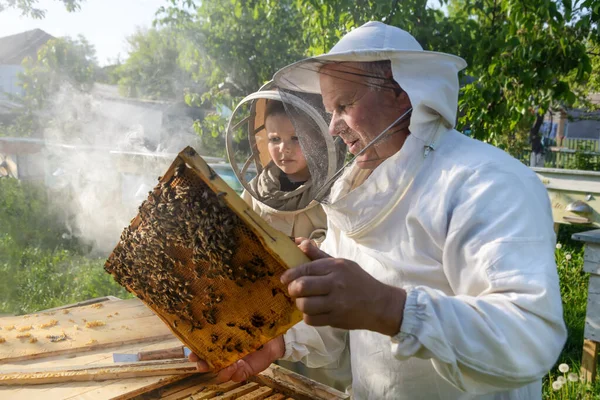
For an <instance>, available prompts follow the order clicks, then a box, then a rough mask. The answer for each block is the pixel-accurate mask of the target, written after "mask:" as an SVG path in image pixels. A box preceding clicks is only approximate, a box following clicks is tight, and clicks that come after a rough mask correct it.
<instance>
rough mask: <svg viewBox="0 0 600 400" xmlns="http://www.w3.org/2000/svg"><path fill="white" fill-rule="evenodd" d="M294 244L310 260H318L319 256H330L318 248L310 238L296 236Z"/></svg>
mask: <svg viewBox="0 0 600 400" xmlns="http://www.w3.org/2000/svg"><path fill="white" fill-rule="evenodd" d="M296 244H297V245H298V247H299V248H300V250H302V251H303V252H304V254H306V256H307V257H308V258H310V260H311V261H314V260H318V259H320V258H330V257H331V256H330V255H329V254H327V253H325V252H324V251H322V250H320V249H319V248H318V247H317V246H315V244H314V243H313V242H312V240H308V239H304V238H298V239H296Z"/></svg>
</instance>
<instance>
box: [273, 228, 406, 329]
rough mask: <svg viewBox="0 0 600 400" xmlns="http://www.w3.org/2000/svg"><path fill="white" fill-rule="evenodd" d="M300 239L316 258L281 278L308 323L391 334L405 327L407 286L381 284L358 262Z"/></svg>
mask: <svg viewBox="0 0 600 400" xmlns="http://www.w3.org/2000/svg"><path fill="white" fill-rule="evenodd" d="M296 243H297V244H298V247H300V249H301V250H302V251H303V252H304V253H305V254H306V255H307V256H308V258H310V259H311V260H313V261H312V262H310V263H307V264H303V265H300V266H298V267H296V268H292V269H290V270H287V271H286V272H285V273H284V274H283V275H282V276H281V282H282V283H283V284H284V285H288V293H289V295H290V296H291V297H292V298H295V299H296V306H297V307H298V309H299V310H300V311H302V312H303V313H304V316H303V319H304V322H306V323H307V324H308V325H313V326H324V325H329V326H333V327H336V328H342V329H368V330H371V331H375V332H379V333H383V334H385V335H389V336H393V335H396V334H397V333H398V332H399V331H400V325H401V324H402V314H403V310H404V303H405V302H406V292H405V291H404V290H403V289H401V288H397V287H393V286H389V285H386V284H383V283H381V282H379V281H378V280H377V279H375V278H373V277H372V276H371V275H369V274H368V273H367V272H365V271H364V270H363V269H362V268H361V267H360V266H359V265H358V264H356V263H355V262H352V261H350V260H345V259H341V258H332V257H331V256H329V255H328V254H327V253H325V252H323V251H321V250H319V249H318V248H317V247H316V246H315V245H314V244H313V243H311V242H310V241H308V240H306V239H302V238H297V239H296Z"/></svg>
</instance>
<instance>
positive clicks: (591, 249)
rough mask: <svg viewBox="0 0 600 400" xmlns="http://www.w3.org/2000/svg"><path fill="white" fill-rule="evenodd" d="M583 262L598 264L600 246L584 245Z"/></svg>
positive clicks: (599, 261)
mask: <svg viewBox="0 0 600 400" xmlns="http://www.w3.org/2000/svg"><path fill="white" fill-rule="evenodd" d="M583 261H589V262H593V263H600V245H597V244H595V243H586V245H585V247H584V252H583Z"/></svg>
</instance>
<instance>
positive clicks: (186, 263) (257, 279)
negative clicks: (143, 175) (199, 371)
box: [105, 162, 293, 366]
mask: <svg viewBox="0 0 600 400" xmlns="http://www.w3.org/2000/svg"><path fill="white" fill-rule="evenodd" d="M211 173H213V174H214V172H212V171H211ZM196 174H197V172H196V171H192V169H191V167H190V166H189V165H187V164H186V163H185V162H179V163H177V162H176V164H175V165H174V166H173V167H172V168H171V169H170V172H169V173H167V175H166V176H165V177H164V178H163V177H159V183H158V185H156V186H155V187H154V189H153V190H152V191H151V192H150V193H149V195H148V198H147V200H146V201H144V202H143V203H142V204H141V206H140V207H139V210H138V211H139V213H138V216H137V218H136V219H135V220H134V222H133V223H132V224H131V225H130V226H128V227H126V228H125V229H124V230H123V232H122V235H121V238H120V241H119V244H118V245H117V246H116V248H115V249H114V250H113V253H112V254H111V256H110V257H109V259H108V261H107V262H106V264H105V270H106V271H107V272H109V273H111V274H112V275H113V277H114V278H115V280H116V281H117V282H118V283H119V284H120V285H122V286H124V287H126V288H127V289H128V290H130V291H131V292H133V293H134V294H135V295H136V296H137V297H139V298H140V299H141V300H142V301H144V302H145V303H147V304H149V305H150V306H152V308H153V309H154V310H155V311H158V314H159V315H160V316H161V317H163V319H165V320H168V322H169V325H170V326H171V329H173V330H174V332H176V333H178V334H179V335H182V337H184V338H185V337H194V338H195V339H194V340H198V338H202V339H201V340H202V344H198V346H199V347H198V348H199V349H201V350H203V351H204V352H206V353H204V356H205V357H206V356H207V353H211V354H212V355H213V358H212V361H213V362H214V365H215V366H217V365H221V366H225V365H227V364H223V363H226V362H231V360H234V358H235V354H236V353H240V354H241V353H244V352H246V353H247V352H249V351H252V350H253V349H256V348H258V347H259V346H260V345H261V344H262V343H264V341H265V340H266V339H267V336H266V335H270V334H271V333H267V332H268V330H270V329H272V328H273V327H274V326H275V325H276V324H277V322H279V324H286V323H290V320H289V318H290V317H289V313H290V312H291V311H290V310H291V309H292V308H293V305H292V302H291V300H289V299H288V298H287V295H286V294H285V293H283V291H281V289H277V293H274V294H273V296H271V287H272V286H270V285H272V283H265V282H266V281H265V282H262V283H261V278H263V277H266V278H267V279H269V281H268V282H276V283H275V284H276V285H278V284H279V280H278V279H277V277H274V275H275V270H274V269H275V268H280V269H281V268H283V267H281V266H280V264H277V263H276V262H275V261H274V260H273V258H272V257H271V256H269V255H268V253H267V252H266V250H264V247H262V244H261V241H260V240H259V239H258V237H257V235H256V234H255V233H254V232H253V231H252V230H251V229H250V228H249V227H248V226H246V224H245V223H244V222H242V220H241V218H240V217H239V216H238V215H237V214H236V213H235V212H234V211H233V210H232V209H231V208H230V207H229V206H228V204H227V203H226V202H225V196H226V193H225V192H220V191H218V190H215V191H213V189H211V188H210V187H209V186H208V184H207V183H206V182H210V180H212V179H214V177H213V176H211V177H203V178H200V177H199V176H197V175H196ZM214 176H216V174H215V175H214ZM204 178H208V179H207V180H206V182H205V181H204ZM286 239H287V238H286ZM249 242H252V243H253V245H251V246H250V247H247V246H248V243H249ZM245 246H246V247H245ZM242 248H243V250H240V249H242ZM269 257H271V258H269ZM277 271H280V270H279V269H277ZM255 284H256V285H257V286H255ZM259 288H262V289H259ZM257 290H263V293H264V295H263V297H262V299H266V302H265V303H264V304H263V306H265V307H267V308H270V309H271V311H270V313H268V314H266V315H267V316H265V315H262V314H260V313H254V314H252V312H253V311H250V312H249V313H247V314H244V315H243V314H241V313H238V312H237V311H235V310H234V314H235V316H234V317H233V319H234V321H235V322H227V321H230V319H229V318H230V317H231V311H232V309H231V307H232V306H231V305H230V306H227V307H225V308H223V304H225V303H227V302H228V301H231V303H230V304H234V303H235V302H236V301H237V302H239V301H244V300H242V299H244V297H246V295H247V296H248V298H251V297H252V296H257V295H254V294H252V293H257ZM273 290H275V289H273ZM280 292H281V293H282V294H284V295H285V296H286V299H285V300H284V299H282V298H281V297H279V296H277V297H276V296H275V295H276V294H279V293H280ZM254 298H256V299H258V297H254ZM261 302H262V300H261ZM261 304H262V303H257V304H253V306H254V307H256V308H258V307H261ZM271 307H275V308H274V309H273V308H271ZM115 315H117V313H115ZM225 318H227V319H225ZM261 329H264V330H265V331H260V332H258V330H261ZM273 332H274V331H273ZM213 352H214V353H213ZM227 353H229V354H230V355H227ZM197 354H199V355H201V354H200V353H197ZM226 360H229V361H226ZM219 363H221V364H219Z"/></svg>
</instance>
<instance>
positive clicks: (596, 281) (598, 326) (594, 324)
mask: <svg viewBox="0 0 600 400" xmlns="http://www.w3.org/2000/svg"><path fill="white" fill-rule="evenodd" d="M583 337H584V338H585V339H590V340H593V341H596V342H600V275H590V279H589V283H588V300H587V308H586V315H585V329H584V332H583Z"/></svg>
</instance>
